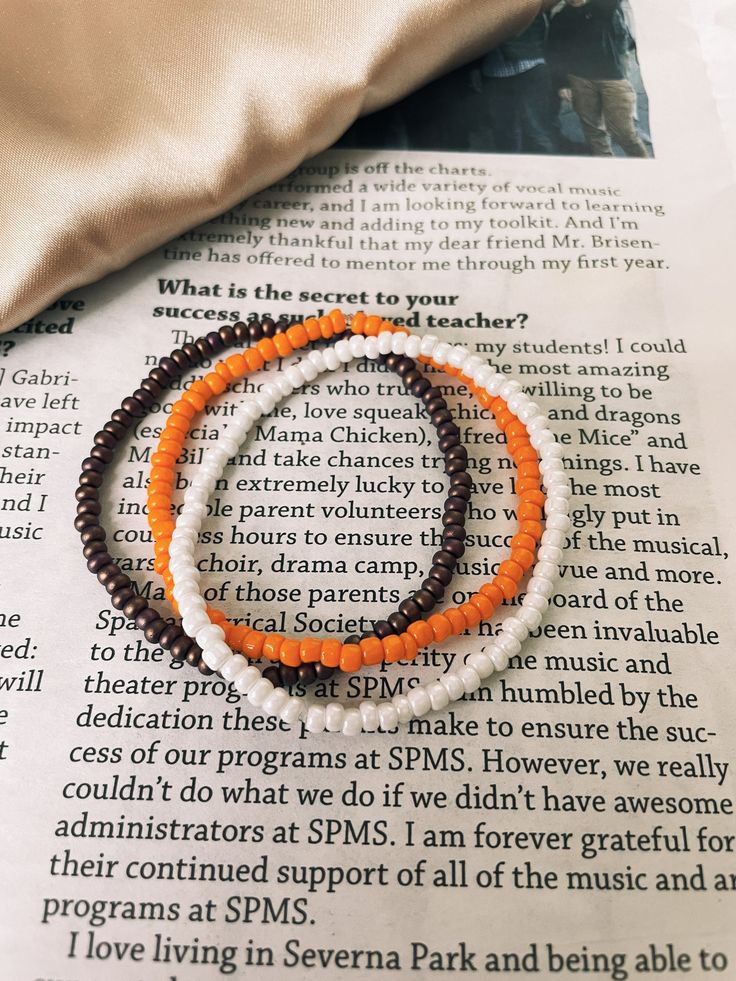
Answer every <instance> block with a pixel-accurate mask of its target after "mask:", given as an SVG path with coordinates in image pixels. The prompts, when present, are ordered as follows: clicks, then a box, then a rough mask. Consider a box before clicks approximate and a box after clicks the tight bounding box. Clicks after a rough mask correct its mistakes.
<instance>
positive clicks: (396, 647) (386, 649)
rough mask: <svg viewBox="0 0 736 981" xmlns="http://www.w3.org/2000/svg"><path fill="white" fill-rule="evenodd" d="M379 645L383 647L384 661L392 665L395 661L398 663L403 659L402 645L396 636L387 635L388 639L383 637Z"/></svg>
mask: <svg viewBox="0 0 736 981" xmlns="http://www.w3.org/2000/svg"><path fill="white" fill-rule="evenodd" d="M381 645H382V646H383V660H384V661H387V662H388V663H390V664H393V663H394V662H395V661H400V660H401V659H402V658H403V657H404V653H405V651H404V644H403V642H402V640H401V638H400V637H397V636H396V634H389V636H388V637H384V638H383V640H382V641H381Z"/></svg>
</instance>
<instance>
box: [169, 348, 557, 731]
mask: <svg viewBox="0 0 736 981" xmlns="http://www.w3.org/2000/svg"><path fill="white" fill-rule="evenodd" d="M428 346H429V345H428ZM438 347H439V345H438ZM358 352H359V347H358V346H357V345H355V346H354V348H353V351H352V353H353V355H354V356H357V355H358ZM346 353H347V352H346ZM450 353H453V357H454V359H455V361H456V362H457V363H456V364H454V365H452V367H455V368H460V366H461V365H463V364H464V362H465V361H466V360H468V359H469V358H470V354H469V352H467V350H466V349H465V348H462V347H461V346H460V345H456V346H453V347H451V346H450V345H446V346H445V348H440V349H439V350H438V349H437V347H435V349H434V351H433V352H432V351H427V356H429V355H430V354H432V355H433V361H434V363H436V364H437V365H443V364H445V363H446V362H447V357H448V355H449V354H450ZM346 360H347V359H346ZM478 360H480V359H478ZM466 367H467V369H468V374H467V375H466V376H464V377H467V378H468V380H469V381H471V382H473V383H474V384H475V385H476V387H478V388H482V389H484V390H485V392H486V393H487V395H489V396H494V397H495V396H499V397H500V396H506V397H511V396H516V403H515V404H516V408H517V411H523V412H525V414H526V416H527V418H528V419H531V418H533V417H535V416H538V415H539V416H540V417H541V413H538V411H537V408H538V407H534V403H532V402H531V401H530V400H529V399H528V397H527V396H526V395H525V394H524V393H522V392H521V391H520V390H519V389H518V388H517V387H516V383H507V382H506V380H505V378H503V376H500V378H501V379H502V380H501V381H499V376H494V378H493V379H492V380H488V379H487V376H486V375H484V374H482V368H483V366H482V364H480V365H477V364H474V363H473V362H470V363H469V364H468V365H466ZM481 379H483V381H482V382H481ZM305 380H306V379H305ZM269 411H270V406H269ZM534 432H535V435H534V437H532V439H531V440H530V442H536V444H537V447H536V448H537V449H538V451H539V454H540V458H541V461H540V468H539V469H540V471H541V474H542V483H543V485H544V486H545V487H546V489H547V491H548V492H550V496H548V498H547V501H546V504H545V512H546V519H547V528H548V530H549V529H552V530H553V531H557V532H560V533H563V534H564V533H565V532H567V531H568V530H569V527H570V521H569V518H568V517H567V511H568V500H567V495H566V493H565V491H568V492H569V488H568V486H567V481H566V478H565V474H564V467H563V466H562V463H561V460H560V455H559V450H557V449H556V446H557V444H556V443H555V442H554V439H552V441H549V440H548V439H546V438H543V433H545V432H549V430H548V429H547V428H546V422H544V423H542V424H540V425H538V426H536V427H535V431H534ZM195 479H196V478H195ZM209 480H211V474H207V473H205V474H204V477H203V479H202V484H203V485H206V482H207V481H209ZM186 506H187V505H186V504H185V509H186ZM530 520H531V519H530ZM177 532H178V525H177V530H176V531H175V533H174V537H177ZM184 534H186V532H184ZM557 547H559V545H558V546H557ZM174 565H175V567H176V568H175V569H172V573H173V575H174V577H175V579H176V576H177V575H178V573H186V571H187V565H188V563H187V561H186V559H185V556H184V555H182V556H181V561H177V562H175V563H174ZM557 571H558V570H557V564H556V563H554V562H547V561H542V562H539V563H537V564H536V566H535V567H534V570H533V572H532V576H531V580H530V582H529V585H528V589H527V594H526V595H525V597H524V599H523V600H522V603H521V606H520V610H519V612H518V614H517V615H516V616H512V617H509V618H507V620H505V621H504V622H503V623H502V625H501V630H500V633H499V634H498V636H497V637H496V638H495V640H494V643H493V644H492V645H491V646H490V648H489V649H488V651H483V652H481V653H477V654H472V655H470V656H469V657H468V658H467V660H466V662H465V664H464V665H463V666H462V667H461V668H460V669H458V670H453V671H450V672H448V673H447V674H446V675H444V676H443V677H442V678H440V679H438V680H437V682H435V683H433V684H431V685H430V686H428V687H427V686H421V685H420V686H417V687H416V688H413V689H411V691H410V692H409V693H408V694H407V695H406V696H397V697H396V698H395V699H394V700H393V701H392V702H391V703H388V702H382V703H378V704H376V703H374V702H370V701H366V702H364V703H362V704H361V706H360V709H359V710H358V716H356V714H355V710H354V709H351V708H346V707H345V706H340V705H339V704H338V703H330V705H328V706H326V707H325V706H321V705H315V704H314V703H312V702H311V701H310V700H309V699H306V698H300V697H299V696H292V697H291V698H289V699H288V701H287V702H286V703H283V694H284V693H283V692H280V691H279V690H278V689H275V688H274V687H273V685H271V683H270V682H268V681H267V680H266V679H262V678H261V680H260V681H258V680H257V678H258V677H260V671H259V670H258V668H256V667H255V666H253V665H251V666H247V665H246V664H245V662H244V659H241V660H242V662H243V663H240V662H237V667H236V671H235V673H230V672H228V673H229V675H230V680H231V681H232V683H233V684H234V686H235V688H236V689H237V690H238V691H240V692H241V693H242V694H244V695H246V696H247V697H249V698H250V700H251V701H252V702H253V704H255V705H256V707H258V708H261V709H262V710H263V711H264V712H265V713H266V714H271V715H275V716H277V717H279V718H281V719H284V720H286V719H288V721H289V722H290V723H292V724H293V723H294V722H296V721H302V722H304V724H305V726H306V728H307V729H308V730H309V731H311V732H321V731H325V729H326V726H327V719H328V710H329V718H330V729H331V731H338V723H339V722H340V721H341V722H342V725H341V726H340V727H339V731H341V732H343V733H344V734H346V735H347V734H353V733H355V732H358V731H374V730H375V729H376V728H379V729H383V730H385V731H388V729H392V728H394V727H395V724H396V721H397V718H398V722H399V723H404V722H406V721H408V720H409V719H410V718H412V717H418V716H421V715H424V714H425V713H426V712H428V711H430V710H431V709H432V708H434V707H438V708H439V707H444V706H445V705H446V704H449V702H450V701H454V700H457V699H458V698H461V697H462V695H463V693H464V692H466V691H472V690H475V688H477V687H478V686H479V684H480V682H481V681H482V680H483V679H485V678H487V677H489V676H490V675H491V674H492V673H493V671H494V670H502V669H503V668H504V667H505V666H506V664H507V663H508V658H509V656H512V655H514V654H516V653H518V651H519V650H520V648H521V642H522V640H523V639H525V637H526V636H527V634H528V632H529V629H530V628H529V627H528V626H527V623H526V620H527V618H530V619H531V621H532V622H535V621H536V614H537V613H540V614H541V613H542V612H543V611H544V609H545V608H546V605H547V602H548V600H549V597H550V596H551V595H552V592H553V582H554V579H555V578H556V574H557ZM192 578H193V579H194V581H195V582H196V581H197V579H198V574H196V573H195V575H194V576H193V577H192ZM183 581H184V582H187V586H186V587H185V588H184V589H183V591H182V592H181V594H180V596H179V601H180V603H181V602H182V600H183V601H184V605H185V606H186V612H185V617H186V618H187V624H186V625H187V626H191V627H192V628H193V629H195V628H196V630H197V631H202V639H203V640H204V642H205V644H206V651H205V656H206V657H208V658H209V659H210V662H209V663H211V664H212V665H213V666H214V665H216V666H217V667H216V670H221V671H223V673H225V672H226V671H228V669H229V666H230V661H231V660H232V659H234V658H237V657H238V655H234V654H233V652H232V651H231V650H230V648H229V647H228V645H227V644H226V643H225V642H224V640H222V639H221V638H219V637H218V638H215V639H211V634H210V633H209V632H207V633H205V632H206V631H209V630H210V629H211V626H212V625H211V624H209V623H208V617H207V615H206V612H205V610H206V605H205V603H204V600H203V599H202V598H201V597H200V596H198V595H196V593H195V592H194V591H191V590H190V589H189V586H188V583H189V582H191V581H192V580H186V579H185V580H183ZM177 592H178V590H177ZM529 597H535V599H534V600H533V601H531V602H528V600H529ZM527 610H529V611H530V612H529V613H527V612H525V611H527ZM422 622H423V621H422ZM532 629H533V628H532ZM197 636H199V634H197ZM437 685H440V686H441V688H442V689H443V690H444V692H446V693H447V699H446V700H445V696H444V694H443V692H441V691H440V689H439V688H438V687H437ZM277 692H278V697H276V695H275V693H277ZM340 710H342V715H341V714H340Z"/></svg>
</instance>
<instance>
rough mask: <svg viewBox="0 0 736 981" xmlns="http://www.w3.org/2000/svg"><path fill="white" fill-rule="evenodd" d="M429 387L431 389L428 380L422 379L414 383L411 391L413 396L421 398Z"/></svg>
mask: <svg viewBox="0 0 736 981" xmlns="http://www.w3.org/2000/svg"><path fill="white" fill-rule="evenodd" d="M429 387H430V383H429V382H428V381H427V379H426V378H420V379H419V381H415V382H414V384H413V385H412V386H411V389H410V391H411V394H412V395H414V396H415V397H416V398H421V397H422V395H424V393H425V392H426V391H427V389H428V388H429Z"/></svg>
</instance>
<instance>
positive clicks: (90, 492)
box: [74, 487, 100, 501]
mask: <svg viewBox="0 0 736 981" xmlns="http://www.w3.org/2000/svg"><path fill="white" fill-rule="evenodd" d="M74 496H75V497H76V499H77V500H78V501H99V499H100V495H99V492H98V490H97V488H96V487H77V489H76V490H75V491H74Z"/></svg>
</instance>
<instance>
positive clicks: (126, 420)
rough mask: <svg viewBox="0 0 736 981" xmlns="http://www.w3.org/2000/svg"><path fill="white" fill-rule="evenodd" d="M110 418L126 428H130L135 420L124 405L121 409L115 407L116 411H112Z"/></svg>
mask: <svg viewBox="0 0 736 981" xmlns="http://www.w3.org/2000/svg"><path fill="white" fill-rule="evenodd" d="M110 418H111V419H112V421H113V422H116V423H117V424H118V425H119V426H122V427H123V429H125V430H128V429H130V427H131V426H132V425H133V422H134V421H135V420H134V417H133V416H132V415H131V414H130V413H129V412H126V411H125V409H124V408H123V407H122V405H121V406H120V408H119V409H115V411H114V412H111V413H110Z"/></svg>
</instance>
